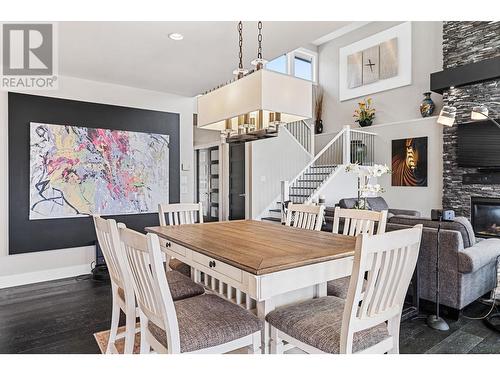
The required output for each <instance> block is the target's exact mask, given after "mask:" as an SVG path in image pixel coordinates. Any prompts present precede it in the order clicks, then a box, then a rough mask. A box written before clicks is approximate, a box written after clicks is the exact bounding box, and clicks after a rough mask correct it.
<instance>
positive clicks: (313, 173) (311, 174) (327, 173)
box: [304, 172, 331, 176]
mask: <svg viewBox="0 0 500 375" xmlns="http://www.w3.org/2000/svg"><path fill="white" fill-rule="evenodd" d="M329 174H331V172H306V173H304V176H305V175H307V176H319V175H326V176H328V175H329Z"/></svg>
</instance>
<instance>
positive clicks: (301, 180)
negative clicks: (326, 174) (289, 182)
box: [297, 179, 324, 182]
mask: <svg viewBox="0 0 500 375" xmlns="http://www.w3.org/2000/svg"><path fill="white" fill-rule="evenodd" d="M323 181H324V180H307V179H306V180H304V179H299V180H297V182H323Z"/></svg>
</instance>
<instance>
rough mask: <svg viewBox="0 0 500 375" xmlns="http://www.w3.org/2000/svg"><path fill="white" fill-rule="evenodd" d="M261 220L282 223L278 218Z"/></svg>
mask: <svg viewBox="0 0 500 375" xmlns="http://www.w3.org/2000/svg"><path fill="white" fill-rule="evenodd" d="M261 220H266V221H274V222H276V223H281V219H278V218H277V217H263V218H262V219H261Z"/></svg>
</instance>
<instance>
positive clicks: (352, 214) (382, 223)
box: [333, 207, 387, 236]
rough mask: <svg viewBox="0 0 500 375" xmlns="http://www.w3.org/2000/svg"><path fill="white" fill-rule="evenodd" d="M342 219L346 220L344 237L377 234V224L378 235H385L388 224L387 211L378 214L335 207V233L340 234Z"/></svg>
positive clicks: (343, 231) (376, 212)
mask: <svg viewBox="0 0 500 375" xmlns="http://www.w3.org/2000/svg"><path fill="white" fill-rule="evenodd" d="M341 219H344V228H343V230H342V234H344V235H347V236H357V235H358V234H375V224H377V234H382V233H385V227H386V224H387V210H384V211H380V212H378V211H370V210H357V209H347V208H340V207H335V211H334V216H333V233H339V227H340V220H341Z"/></svg>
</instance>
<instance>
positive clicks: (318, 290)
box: [314, 283, 326, 298]
mask: <svg viewBox="0 0 500 375" xmlns="http://www.w3.org/2000/svg"><path fill="white" fill-rule="evenodd" d="M325 296H326V283H321V284H316V285H314V298H318V297H325Z"/></svg>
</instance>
